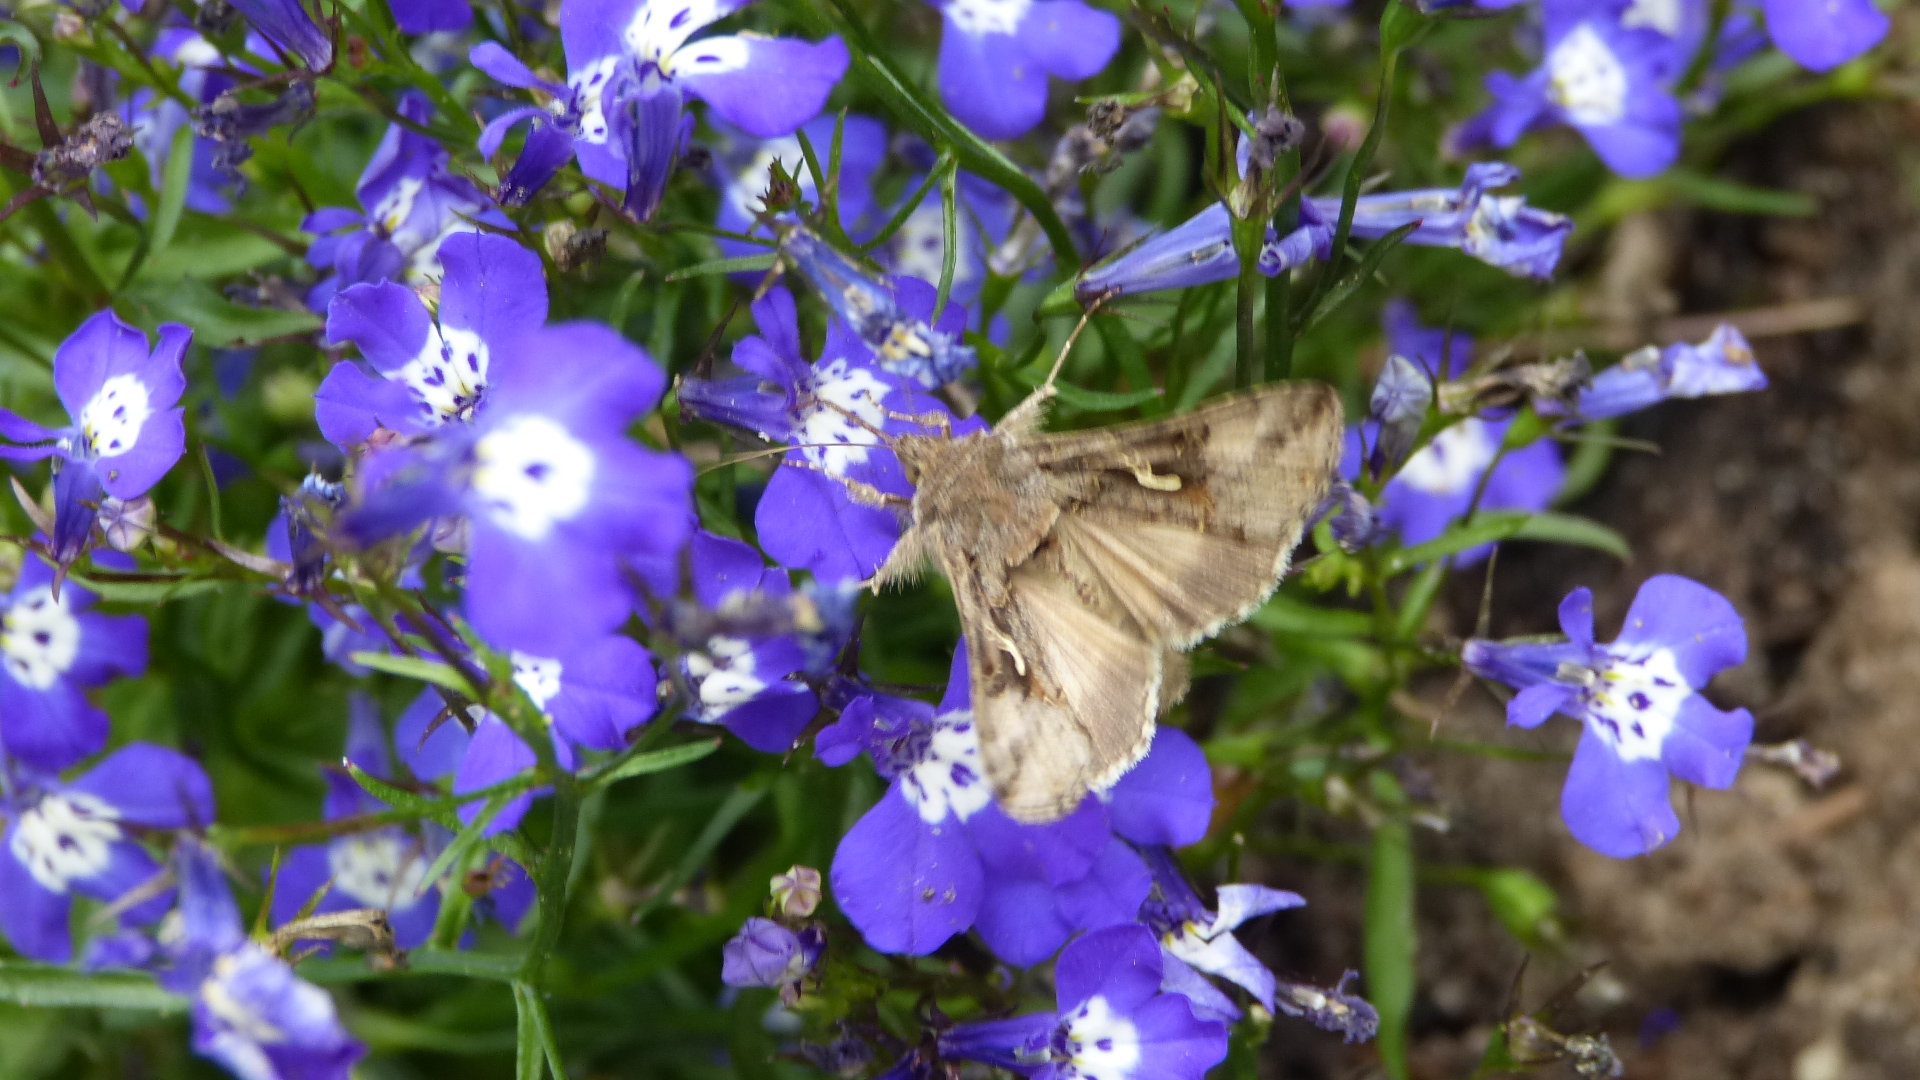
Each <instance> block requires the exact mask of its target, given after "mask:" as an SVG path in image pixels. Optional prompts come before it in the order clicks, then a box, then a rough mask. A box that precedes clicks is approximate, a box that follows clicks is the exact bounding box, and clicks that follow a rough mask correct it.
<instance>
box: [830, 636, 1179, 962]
mask: <svg viewBox="0 0 1920 1080" xmlns="http://www.w3.org/2000/svg"><path fill="white" fill-rule="evenodd" d="M957 657H958V658H957V659H956V662H955V665H954V671H953V674H952V678H951V681H950V682H949V683H948V686H947V694H946V697H945V699H944V700H943V701H942V702H941V704H940V706H939V707H938V708H937V709H936V708H932V707H929V706H927V705H926V704H925V703H922V702H915V701H909V700H906V699H901V698H894V697H889V696H887V695H878V694H874V695H868V696H865V697H861V698H857V699H855V700H853V701H852V702H850V703H848V704H847V706H846V707H845V709H844V710H843V711H842V712H841V716H840V720H839V722H837V723H835V724H834V725H832V726H830V727H828V728H826V729H825V730H823V731H822V732H821V733H820V735H819V737H818V738H817V739H816V741H815V753H816V754H817V755H818V756H819V757H820V759H821V760H822V761H824V762H826V763H827V764H829V765H839V764H844V763H845V762H847V761H850V760H852V758H853V757H854V756H855V755H856V754H858V753H860V752H861V751H862V750H864V751H865V752H866V753H867V755H868V756H869V757H870V758H871V759H872V761H873V763H874V767H875V768H876V769H877V770H878V771H879V772H880V773H881V775H882V776H885V777H887V778H888V779H889V780H891V781H892V783H891V784H890V786H889V787H888V789H887V793H886V794H885V795H884V796H882V797H881V800H880V802H879V803H878V804H877V805H875V806H874V807H873V808H872V809H871V810H869V811H868V812H867V814H866V816H864V817H862V818H861V819H860V821H859V822H858V823H856V824H855V825H854V827H853V828H852V829H850V830H849V831H848V832H847V834H846V836H845V837H843V838H842V839H841V841H840V846H839V850H838V851H837V852H835V854H834V860H833V867H832V872H831V880H832V885H833V892H834V897H835V899H836V900H837V901H838V902H839V904H840V908H841V910H842V911H844V912H846V914H847V917H848V918H849V919H850V920H851V921H852V922H853V924H854V925H855V926H856V927H858V928H859V930H860V932H861V933H862V934H863V935H864V936H865V937H866V940H867V943H868V944H869V945H871V946H873V947H874V948H876V949H879V950H880V951H882V952H896V953H908V954H911V955H924V954H926V953H929V952H931V951H933V950H934V949H936V948H938V947H939V946H940V945H941V944H942V943H943V942H945V941H946V940H947V939H948V938H950V937H952V936H953V935H954V934H958V933H962V932H964V931H966V930H967V929H968V928H970V927H971V928H973V929H975V930H977V931H978V932H979V934H980V936H981V939H982V940H983V941H985V942H986V944H987V946H988V947H989V948H990V949H992V950H993V951H994V953H995V954H996V955H998V956H1000V957H1001V958H1002V959H1004V960H1006V961H1007V962H1009V963H1013V964H1021V965H1026V964H1033V963H1038V962H1040V961H1042V960H1044V959H1046V958H1047V957H1049V956H1051V955H1053V953H1054V952H1055V951H1056V950H1057V949H1059V948H1060V946H1061V945H1062V944H1064V943H1065V942H1066V941H1067V939H1068V938H1070V937H1071V936H1072V935H1073V934H1074V933H1076V932H1078V931H1083V930H1096V929H1098V928H1100V927H1104V926H1112V925H1115V924H1119V923H1127V922H1131V921H1132V920H1133V918H1134V916H1135V914H1136V913H1137V912H1138V911H1139V909H1140V904H1141V902H1142V901H1144V900H1145V899H1146V897H1147V893H1148V890H1149V889H1150V887H1151V882H1150V880H1149V877H1148V874H1147V869H1146V866H1145V864H1143V863H1142V862H1141V861H1140V857H1139V856H1138V855H1137V854H1135V853H1134V851H1133V848H1132V847H1130V846H1129V845H1128V843H1127V841H1129V840H1130V841H1133V842H1134V843H1168V842H1173V843H1192V842H1194V841H1195V840H1198V839H1199V838H1200V836H1201V835H1203V834H1204V833H1205V831H1206V821H1207V817H1208V814H1209V813H1210V812H1211V809H1212V801H1213V800H1212V790H1211V786H1210V784H1211V780H1210V774H1209V773H1208V771H1207V769H1206V763H1205V759H1204V758H1203V757H1202V756H1201V755H1200V752H1199V749H1198V747H1196V746H1194V745H1193V742H1192V740H1191V739H1188V738H1187V737H1186V736H1185V735H1184V734H1183V733H1180V732H1178V731H1176V730H1174V729H1171V728H1168V729H1162V731H1161V732H1160V733H1159V734H1157V735H1156V736H1155V741H1154V746H1153V749H1152V751H1151V752H1150V753H1149V754H1148V755H1147V758H1146V759H1145V760H1143V761H1142V762H1141V764H1140V765H1139V766H1137V767H1136V768H1135V769H1134V770H1133V771H1132V772H1130V773H1128V774H1127V775H1126V776H1125V777H1123V778H1121V780H1120V782H1119V783H1117V784H1115V785H1114V787H1113V788H1112V790H1111V791H1109V792H1107V793H1104V794H1103V795H1101V796H1098V797H1093V798H1089V799H1087V801H1086V802H1084V803H1083V804H1081V806H1080V807H1079V809H1077V810H1075V811H1074V812H1073V813H1072V814H1069V815H1068V816H1067V817H1066V818H1064V819H1062V820H1061V821H1059V822H1055V823H1053V824H1050V825H1022V824H1019V823H1018V822H1015V821H1014V820H1013V819H1011V818H1009V817H1007V816H1006V814H1005V813H1003V812H1002V811H1001V810H1000V809H999V807H997V806H995V805H994V804H993V798H992V794H991V791H990V789H989V788H988V786H987V782H986V777H985V774H984V773H983V772H982V770H981V767H980V760H979V753H980V747H979V737H978V735H977V733H976V732H975V731H974V729H973V714H972V712H971V711H970V710H969V708H968V704H969V697H968V691H967V672H966V662H965V659H964V653H961V654H957Z"/></svg>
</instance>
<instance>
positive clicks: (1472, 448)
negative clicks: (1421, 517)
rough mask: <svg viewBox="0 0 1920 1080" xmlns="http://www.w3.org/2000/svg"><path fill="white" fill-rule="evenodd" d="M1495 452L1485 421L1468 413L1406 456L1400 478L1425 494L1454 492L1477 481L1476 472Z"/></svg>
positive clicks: (1486, 464)
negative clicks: (1467, 415) (1416, 450)
mask: <svg viewBox="0 0 1920 1080" xmlns="http://www.w3.org/2000/svg"><path fill="white" fill-rule="evenodd" d="M1498 452H1499V446H1498V445H1497V444H1496V442H1495V441H1494V440H1493V439H1492V438H1491V437H1490V436H1489V433H1488V431H1487V425H1486V424H1485V423H1484V422H1483V421H1481V420H1479V419H1477V418H1475V417H1471V416H1470V417H1468V418H1466V419H1465V420H1462V421H1460V422H1459V423H1457V424H1455V425H1453V426H1452V427H1450V428H1448V429H1446V430H1445V431H1442V432H1441V433H1440V434H1438V435H1435V436H1434V437H1433V441H1432V442H1430V443H1428V444H1427V445H1426V446H1423V447H1421V448H1420V452H1419V453H1417V454H1415V455H1413V456H1412V457H1410V458H1408V459H1407V463H1406V465H1405V466H1403V467H1402V468H1401V469H1400V479H1401V480H1403V481H1405V482H1406V483H1407V484H1408V485H1409V486H1410V487H1412V488H1413V489H1414V490H1416V491H1423V492H1426V493H1427V494H1429V495H1456V494H1459V493H1460V492H1462V491H1465V490H1467V489H1468V488H1471V487H1472V486H1473V485H1475V484H1477V483H1479V482H1480V474H1481V473H1484V472H1486V471H1487V466H1488V465H1491V464H1492V463H1493V457H1494V455H1495V454H1496V453H1498Z"/></svg>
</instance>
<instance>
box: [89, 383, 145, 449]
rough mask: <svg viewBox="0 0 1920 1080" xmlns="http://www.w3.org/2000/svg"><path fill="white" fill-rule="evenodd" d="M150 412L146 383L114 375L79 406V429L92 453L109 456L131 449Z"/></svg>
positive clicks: (137, 439) (138, 437)
mask: <svg viewBox="0 0 1920 1080" xmlns="http://www.w3.org/2000/svg"><path fill="white" fill-rule="evenodd" d="M152 415H153V396H152V395H151V394H150V393H148V392H147V384H146V383H143V382H141V381H140V379H139V378H138V377H137V376H134V375H115V376H114V377H113V378H111V379H108V380H107V381H106V382H104V383H101V384H100V389H99V390H97V391H95V392H94V395H93V397H92V398H90V399H88V401H87V403H86V404H85V405H82V406H81V407H80V432H81V434H82V435H83V436H84V437H85V438H86V440H87V449H88V450H89V451H90V452H91V453H92V454H93V456H95V457H112V456H114V455H115V454H124V453H126V452H127V451H128V450H131V449H133V444H134V443H135V442H137V441H139V439H140V428H141V426H142V425H144V424H145V423H146V422H147V417H149V416H152Z"/></svg>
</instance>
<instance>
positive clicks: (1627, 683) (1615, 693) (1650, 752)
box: [1583, 649, 1693, 761]
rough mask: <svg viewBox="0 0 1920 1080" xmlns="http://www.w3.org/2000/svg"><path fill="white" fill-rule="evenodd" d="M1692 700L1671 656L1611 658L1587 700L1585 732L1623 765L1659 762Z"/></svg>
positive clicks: (1668, 653) (1663, 653) (1661, 652)
mask: <svg viewBox="0 0 1920 1080" xmlns="http://www.w3.org/2000/svg"><path fill="white" fill-rule="evenodd" d="M1691 696H1693V687H1691V686H1688V685H1687V680H1686V678H1685V676H1683V675H1681V674H1680V667H1679V665H1678V664H1676V663H1675V662H1674V659H1673V651H1672V650H1670V649H1659V650H1656V651H1655V652H1653V653H1651V654H1650V655H1648V656H1645V657H1641V658H1640V659H1637V660H1630V659H1627V658H1625V657H1619V656H1616V657H1613V658H1612V662H1611V663H1609V664H1608V665H1607V666H1606V667H1605V669H1603V670H1602V671H1600V672H1599V678H1598V679H1596V680H1595V681H1594V684H1593V685H1592V686H1591V687H1589V688H1588V689H1587V690H1586V691H1585V692H1584V694H1583V697H1584V699H1585V702H1586V706H1587V712H1588V719H1587V726H1588V727H1589V728H1591V729H1592V730H1593V733H1594V734H1595V735H1598V736H1599V737H1600V739H1601V740H1602V741H1603V742H1605V743H1606V744H1607V745H1608V746H1609V747H1610V748H1611V749H1612V750H1613V752H1614V754H1615V755H1616V756H1618V757H1619V758H1620V760H1622V761H1658V760H1660V751H1661V748H1662V747H1664V746H1665V745H1666V741H1667V735H1668V734H1669V733H1671V732H1672V731H1673V723H1674V720H1675V719H1676V718H1677V717H1678V716H1679V715H1680V706H1681V703H1683V702H1685V701H1686V700H1687V698H1689V697H1691Z"/></svg>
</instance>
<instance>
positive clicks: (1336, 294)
mask: <svg viewBox="0 0 1920 1080" xmlns="http://www.w3.org/2000/svg"><path fill="white" fill-rule="evenodd" d="M1419 227H1420V223H1419V222H1418V221H1409V222H1407V223H1406V224H1405V225H1402V226H1400V227H1399V228H1397V229H1395V230H1393V231H1392V232H1390V233H1388V234H1387V235H1385V236H1383V237H1381V238H1380V239H1378V240H1375V241H1374V242H1373V243H1371V244H1368V245H1367V251H1366V254H1364V255H1362V256H1361V257H1360V265H1358V266H1356V267H1354V268H1353V273H1351V274H1348V275H1347V276H1346V277H1344V278H1341V279H1340V282H1339V284H1337V285H1335V286H1334V287H1333V288H1331V289H1329V290H1327V294H1326V295H1325V296H1324V297H1322V298H1321V299H1320V303H1319V306H1317V307H1316V308H1315V309H1314V311H1313V314H1312V316H1311V317H1309V318H1308V319H1307V329H1308V330H1312V329H1313V328H1314V327H1316V326H1318V325H1320V323H1321V322H1322V321H1323V320H1325V319H1326V317H1327V316H1329V315H1331V314H1333V313H1334V312H1335V311H1338V310H1339V309H1340V305H1341V304H1344V303H1346V302H1347V299H1348V298H1349V297H1351V296H1352V295H1353V294H1354V293H1355V292H1356V291H1358V290H1359V288H1360V286H1362V285H1365V284H1366V283H1367V282H1368V281H1371V280H1372V279H1373V275H1374V272H1375V271H1377V270H1379V269H1380V263H1381V262H1382V261H1383V260H1385V259H1386V257H1387V255H1388V254H1389V253H1390V252H1392V251H1393V249H1394V248H1397V247H1399V246H1400V243H1401V241H1403V240H1405V239H1406V238H1407V237H1408V236H1409V235H1410V234H1411V233H1412V232H1413V230H1415V229H1417V228H1419Z"/></svg>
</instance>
